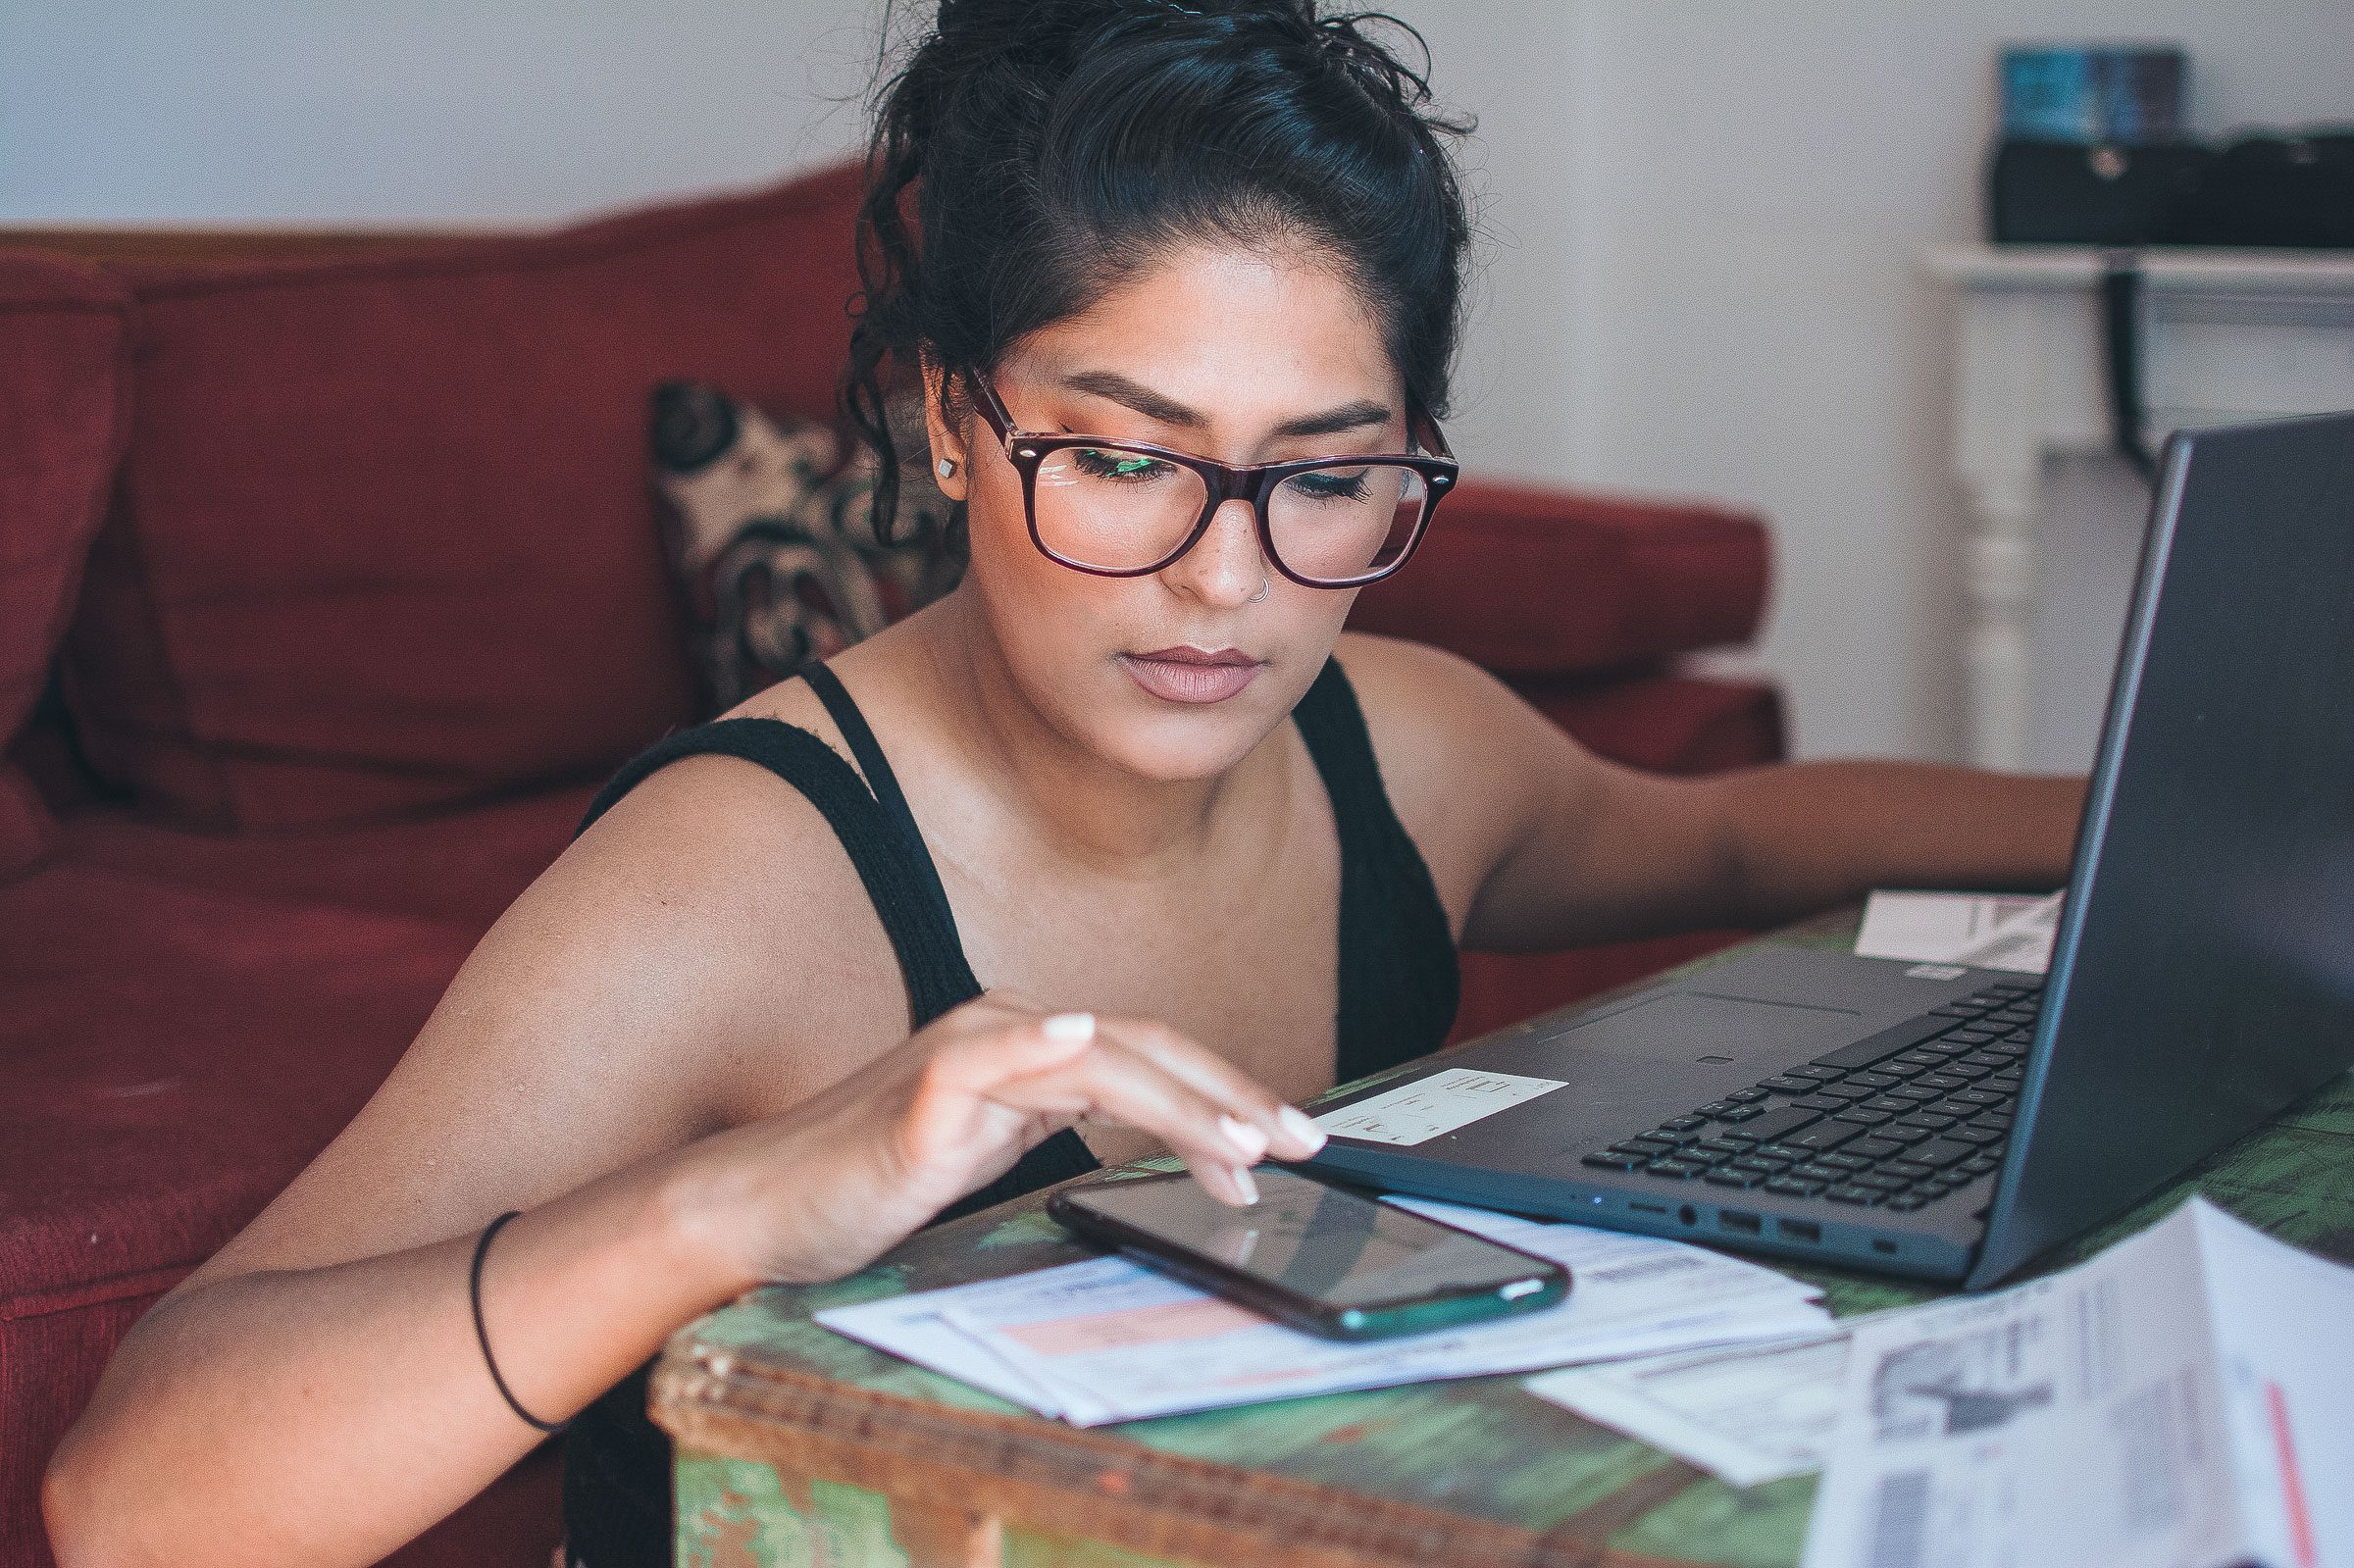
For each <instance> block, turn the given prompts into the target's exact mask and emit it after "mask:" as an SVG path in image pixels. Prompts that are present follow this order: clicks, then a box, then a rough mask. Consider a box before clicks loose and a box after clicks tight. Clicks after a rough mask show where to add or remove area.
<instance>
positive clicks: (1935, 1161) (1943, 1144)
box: [1905, 1138, 1978, 1169]
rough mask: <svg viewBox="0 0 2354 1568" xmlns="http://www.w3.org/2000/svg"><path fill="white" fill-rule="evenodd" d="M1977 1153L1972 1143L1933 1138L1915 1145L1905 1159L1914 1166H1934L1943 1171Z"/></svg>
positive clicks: (1975, 1146)
mask: <svg viewBox="0 0 2354 1568" xmlns="http://www.w3.org/2000/svg"><path fill="white" fill-rule="evenodd" d="M1977 1151H1978V1150H1977V1145H1975V1144H1974V1143H1963V1142H1958V1141H1956V1140H1955V1139H1953V1138H1931V1139H1929V1140H1928V1141H1927V1142H1926V1143H1918V1144H1915V1145H1914V1146H1913V1148H1912V1149H1911V1150H1910V1151H1909V1152H1907V1154H1906V1155H1905V1158H1907V1159H1909V1160H1911V1161H1912V1162H1913V1163H1914V1164H1916V1165H1934V1166H1937V1167H1938V1168H1940V1169H1943V1168H1944V1167H1946V1166H1948V1165H1958V1164H1960V1163H1961V1162H1962V1161H1964V1160H1966V1159H1969V1158H1970V1156H1971V1155H1972V1154H1975V1153H1976V1152H1977Z"/></svg>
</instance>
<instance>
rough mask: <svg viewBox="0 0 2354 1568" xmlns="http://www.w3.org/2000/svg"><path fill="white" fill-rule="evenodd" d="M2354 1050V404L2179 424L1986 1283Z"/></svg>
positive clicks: (1994, 1216) (2182, 1163)
mask: <svg viewBox="0 0 2354 1568" xmlns="http://www.w3.org/2000/svg"><path fill="white" fill-rule="evenodd" d="M2350 1062H2354V414H2350V415H2330V416H2325V417H2322V418H2318V419H2303V420H2284V421H2277V422H2271V423H2267V424H2263V425H2253V426H2239V427H2233V428H2228V429H2218V430H2205V431H2201V432H2197V433H2195V434H2184V435H2176V436H2175V438H2174V439H2173V441H2172V442H2171V443H2170V444H2169V447H2168V452H2167V461H2166V464H2165V467H2164V472H2163V477H2162V481H2161V483H2160V486H2159V491H2158V495H2157V498H2156V501H2155V503H2154V504H2153V507H2152V511H2151V521H2150V529H2149V535H2148V539H2147V541H2146V543H2145V545H2144V547H2143V554H2142V563H2141V571H2140V576H2139V581H2138V583H2137V585H2136V587H2135V590H2134V598H2133V605H2132V609H2131V611H2130V612H2129V613H2128V615H2127V617H2126V623H2125V633H2124V647H2123V649H2122V651H2121V654H2120V657H2119V660H2118V668H2117V675H2116V679H2115V682H2114V683H2113V685H2112V688H2111V693H2110V699H2109V710H2108V717H2107V720H2106V722H2105V724H2104V727H2103V731H2102V737H2101V744H2100V750H2099V755H2098V761H2097V763H2096V765H2095V768H2094V771H2093V779H2092V787H2091V790H2090V792H2089V794H2088V797H2087V800H2086V804H2085V814H2084V821H2083V825H2082V829H2081V832H2080V833H2079V835H2078V838H2077V844H2076V861H2075V867H2074V871H2073V875H2072V877H2071V879H2070V892H2069V898H2068V908H2067V910H2066V913H2065V915H2064V916H2063V919H2062V922H2061V927H2060V934H2059V939H2058V941H2057V943H2056V945H2055V948H2054V951H2053V957H2052V969H2051V976H2050V981H2049V983H2048V985H2047V986H2046V990H2045V995H2044V1019H2043V1034H2042V1035H2041V1037H2038V1039H2037V1040H2036V1042H2035V1048H2034V1051H2033V1053H2032V1054H2031V1055H2030V1057H2029V1060H2028V1068H2027V1075H2026V1080H2025V1086H2024V1090H2023V1092H2022V1094H2021V1101H2020V1107H2019V1116H2018V1124H2017V1127H2016V1129H2015V1132H2014V1138H2013V1152H2012V1158H2011V1160H2010V1162H2009V1163H2008V1165H2007V1166H2006V1169H2005V1171H2004V1173H2003V1179H2002V1185H2001V1187H2000V1189H1998V1193H1997V1197H1996V1200H1995V1205H1994V1209H1993V1212H1992V1213H1991V1215H1990V1216H1989V1222H1988V1230H1987V1235H1986V1239H1985V1242H1984V1245H1983V1246H1982V1248H1981V1250H1980V1253H1979V1259H1978V1263H1977V1266H1976V1267H1975V1269H1973V1271H1972V1272H1971V1275H1970V1286H1971V1287H1972V1288H1973V1289H1974V1288H1979V1287H1982V1286H1985V1285H1989V1284H1992V1283H1994V1282H1995V1281H1997V1280H1999V1279H2001V1278H2002V1277H2003V1276H2004V1275H2006V1274H2008V1273H2010V1272H2011V1271H2012V1270H2013V1269H2015V1268H2016V1267H2018V1266H2019V1265H2020V1264H2021V1263H2023V1262H2025V1261H2026V1260H2028V1259H2030V1258H2032V1257H2034V1256H2036V1255H2037V1254H2039V1253H2041V1252H2043V1251H2044V1250H2046V1249H2047V1248H2048V1247H2050V1246H2052V1245H2054V1244H2056V1243H2057V1242H2059V1241H2061V1240H2064V1239H2067V1238H2069V1237H2071V1236H2073V1235H2075V1234H2077V1233H2078V1232H2081V1231H2083V1230H2084V1229H2086V1228H2087V1227H2089V1226H2091V1225H2094V1224H2097V1223H2099V1222H2100V1221H2102V1220H2104V1219H2107V1218H2110V1217H2111V1216H2114V1215H2117V1214H2119V1213H2120V1212H2122V1211H2123V1210H2124V1208H2125V1207H2126V1206H2127V1205H2128V1204H2130V1203H2131V1202H2132V1201H2133V1200H2134V1199H2136V1198H2138V1197H2140V1196H2142V1195H2143V1194H2145V1193H2147V1192H2148V1191H2149V1190H2150V1189H2151V1188H2153V1187H2155V1186H2156V1185H2158V1184H2159V1183H2161V1182H2164V1181H2165V1180H2166V1179H2167V1178H2169V1177H2171V1176H2174V1175H2175V1174H2176V1173H2177V1172H2179V1171H2181V1170H2182V1169H2183V1168H2184V1167H2186V1166H2188V1165H2190V1164H2192V1163H2193V1162H2194V1161H2196V1160H2198V1159H2199V1158H2200V1157H2202V1156H2204V1155H2206V1154H2208V1153H2209V1152H2211V1151H2212V1150H2214V1149H2216V1148H2217V1147H2218V1146H2220V1145H2222V1144H2224V1143H2226V1142H2227V1141H2229V1140H2230V1139H2231V1138H2234V1137H2236V1136H2237V1135H2239V1134H2241V1133H2244V1132H2246V1131H2247V1130H2248V1129H2250V1128H2252V1127H2254V1126H2256V1125H2257V1124H2258V1123H2260V1122H2262V1121H2264V1120H2265V1119H2266V1118H2267V1117H2269V1116H2271V1115H2272V1114H2273V1113H2274V1112H2276V1111H2277V1110H2279V1109H2280V1108H2281V1107H2282V1106H2284V1105H2286V1104H2287V1103H2289V1102H2290V1101H2291V1100H2293V1099H2295V1098H2296V1097H2297V1096H2298V1095H2300V1094H2302V1093H2304V1092H2306V1091H2308V1090H2310V1089H2312V1088H2313V1087H2316V1086H2317V1085H2319V1084H2321V1083H2323V1082H2325V1081H2326V1080H2328V1078H2330V1077H2331V1076H2332V1075H2334V1074H2337V1073H2340V1072H2343V1071H2344V1070H2345V1069H2346V1067H2347V1066H2348V1065H2349V1063H2350Z"/></svg>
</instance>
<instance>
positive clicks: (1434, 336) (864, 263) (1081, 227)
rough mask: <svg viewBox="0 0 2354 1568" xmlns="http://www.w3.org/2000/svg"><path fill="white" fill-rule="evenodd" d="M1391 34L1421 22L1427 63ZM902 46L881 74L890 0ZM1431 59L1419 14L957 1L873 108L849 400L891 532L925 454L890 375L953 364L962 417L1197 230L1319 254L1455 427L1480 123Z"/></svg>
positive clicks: (1159, 1) (1411, 378) (1416, 394)
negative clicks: (1060, 328) (1067, 326)
mask: <svg viewBox="0 0 2354 1568" xmlns="http://www.w3.org/2000/svg"><path fill="white" fill-rule="evenodd" d="M1367 25H1390V26H1395V27H1398V28H1401V29H1403V30H1404V31H1405V32H1406V33H1407V34H1409V35H1410V36H1411V37H1412V38H1413V40H1414V42H1415V44H1416V45H1417V46H1420V47H1421V53H1422V60H1423V73H1416V72H1414V71H1411V70H1409V69H1407V67H1406V66H1405V65H1404V64H1402V63H1401V62H1400V61H1399V60H1398V58H1397V57H1396V56H1395V55H1394V54H1393V53H1392V52H1391V51H1390V50H1388V49H1386V48H1384V47H1382V46H1381V45H1380V44H1378V43H1376V42H1374V41H1373V40H1372V39H1371V38H1370V37H1368V36H1367V34H1366V30H1365V29H1366V27H1367ZM883 36H884V40H885V43H884V49H885V51H886V58H885V60H884V61H883V62H881V63H879V65H878V68H877V75H878V76H882V73H883V70H884V69H885V68H886V67H887V65H888V55H889V51H890V49H891V43H890V39H891V10H890V7H889V5H888V4H887V5H886V7H885V11H884V22H883ZM1429 61H1430V54H1429V49H1428V47H1427V45H1424V44H1423V40H1422V36H1421V34H1420V33H1418V32H1416V31H1415V30H1414V29H1413V28H1412V27H1411V26H1408V25H1407V24H1406V23H1404V22H1401V21H1399V20H1398V19H1397V18H1395V17H1392V16H1390V15H1388V14H1387V13H1384V12H1350V13H1347V14H1338V15H1332V16H1321V17H1320V16H1318V15H1317V11H1316V0H1198V3H1197V4H1195V5H1190V6H1189V5H1179V4H1175V3H1173V0H942V4H941V7H940V15H939V20H938V23H937V25H935V26H933V27H932V28H931V29H929V30H928V31H926V32H925V33H924V35H923V36H922V38H921V39H920V40H919V41H918V42H917V43H916V45H915V48H914V50H913V53H912V55H911V56H910V57H909V58H908V59H907V61H906V63H905V64H904V65H903V66H901V67H900V68H899V69H898V70H897V71H896V73H894V74H892V75H891V76H889V77H888V78H886V79H884V80H883V81H882V84H881V85H880V86H879V87H877V88H876V89H875V90H874V92H873V97H872V102H871V105H870V107H871V112H872V114H873V117H874V120H873V133H872V138H871V140H870V141H869V143H868V147H867V155H866V194H865V197H864V200H863V201H862V203H861V205H860V208H859V212H858V222H857V266H858V278H859V282H860V285H861V289H860V292H859V293H858V294H856V295H853V296H852V298H851V301H850V317H851V321H852V324H853V325H852V328H851V332H850V355H849V362H848V364H847V365H846V366H845V367H844V372H843V376H842V381H841V385H840V388H839V396H840V404H841V410H842V413H843V414H844V416H845V418H846V419H847V421H848V423H849V424H850V426H851V427H852V428H853V429H854V430H856V431H857V432H858V434H859V436H860V438H861V439H862V440H864V441H865V443H866V444H867V445H868V446H869V447H871V448H872V449H873V450H874V453H875V456H876V457H877V458H878V459H879V463H878V472H877V481H876V485H875V490H874V498H873V511H872V517H873V526H874V529H875V531H876V534H877V536H878V537H879V538H882V539H884V540H886V541H888V540H889V539H890V538H891V536H892V526H893V523H894V521H895V518H896V513H897V509H898V491H899V464H900V462H901V461H902V458H901V455H900V453H899V451H898V449H897V437H896V436H895V433H894V431H893V429H892V425H891V420H890V416H889V413H888V411H887V408H886V404H885V397H886V389H887V388H886V382H887V379H888V375H889V373H890V372H892V371H894V370H896V371H897V372H898V373H900V374H904V373H905V372H906V371H908V370H909V369H911V368H912V367H913V366H914V364H915V363H916V362H917V361H918V359H919V357H921V356H929V358H930V359H931V360H932V362H933V363H935V364H937V365H938V366H939V367H940V368H941V370H942V371H943V372H945V373H946V374H945V375H944V377H943V378H942V394H941V412H942V414H943V416H944V417H945V418H948V419H950V420H951V421H952V420H953V419H954V415H953V413H952V411H951V409H952V392H951V387H950V383H951V382H952V381H958V380H961V379H963V378H965V377H968V376H970V375H972V374H975V373H986V372H988V371H990V370H992V369H994V368H995V367H996V365H997V364H998V359H999V357H1000V356H1001V355H1002V354H1003V353H1004V352H1005V351H1006V350H1007V348H1008V347H1009V346H1011V345H1012V344H1013V343H1015V342H1016V341H1018V340H1019V339H1020V338H1021V337H1022V336H1023V335H1024V334H1026V333H1029V332H1032V331H1035V330H1038V329H1041V328H1044V327H1048V326H1050V325H1052V324H1053V323H1055V322H1058V321H1064V320H1067V319H1069V318H1070V317H1072V316H1074V315H1077V314H1079V313H1081V312H1083V311H1085V310H1087V309H1088V308H1089V307H1090V306H1092V305H1093V304H1095V303H1096V302H1097V301H1099V300H1100V299H1102V298H1103V297H1104V296H1105V295H1107V294H1109V293H1110V292H1112V291H1113V290H1114V289H1116V288H1118V287H1119V286H1120V285H1121V284H1122V283H1123V282H1124V281H1126V280H1128V279H1130V278H1133V277H1135V276H1136V275H1137V274H1139V273H1140V272H1142V271H1143V270H1144V269H1146V268H1148V267H1149V266H1151V264H1152V263H1153V261H1154V260H1155V259H1156V258H1157V257H1159V256H1160V255H1162V254H1164V253H1165V251H1166V249H1167V248H1168V247H1170V246H1171V245H1172V244H1175V243H1181V242H1200V241H1204V240H1208V241H1216V242H1229V243H1241V244H1245V245H1249V246H1252V247H1254V248H1266V247H1271V246H1274V245H1277V244H1280V243H1285V242H1298V241H1301V240H1305V241H1307V242H1309V243H1311V244H1313V245H1315V246H1317V247H1318V248H1320V249H1321V250H1322V251H1323V252H1324V253H1325V254H1327V255H1328V256H1330V257H1332V258H1333V259H1334V260H1335V261H1336V262H1337V263H1338V268H1339V272H1340V274H1341V276H1342V277H1343V278H1345V279H1346V280H1347V282H1348V284H1349V286H1350V287H1351V288H1352V289H1354V290H1355V291H1356V294H1357V295H1358V296H1359V297H1360V298H1361V299H1362V300H1363V301H1364V303H1365V305H1366V307H1367V309H1368V311H1369V312H1370V313H1371V314H1372V315H1373V316H1374V317H1375V319H1376V320H1378V321H1379V322H1380V323H1381V324H1382V330H1383V338H1384V343H1385V346H1386V347H1387V349H1388V352H1389V356H1390V360H1391V362H1392V364H1393V365H1395V367H1396V368H1397V370H1398V372H1399V375H1400V378H1401V379H1402V380H1403V381H1404V383H1405V386H1406V391H1407V397H1408V399H1409V403H1410V405H1411V406H1413V407H1417V408H1419V409H1420V410H1422V411H1423V412H1424V413H1426V414H1428V415H1429V417H1431V418H1432V419H1439V418H1443V417H1444V416H1445V415H1446V414H1447V412H1448V404H1447V386H1448V379H1449V375H1450V372H1451V370H1452V369H1453V362H1454V358H1455V352H1456V345H1457V342H1458V337H1459V336H1460V333H1461V317H1462V309H1463V305H1462V299H1463V278H1462V276H1461V275H1462V268H1463V262H1464V252H1465V249H1466V247H1467V244H1468V241H1469V238H1470V223H1469V220H1468V217H1467V216H1466V212H1465V205H1464V200H1463V193H1462V190H1461V188H1460V186H1459V184H1458V179H1457V177H1456V173H1455V170H1454V168H1453V165H1452V163H1451V161H1450V159H1449V157H1448V154H1447V150H1446V148H1445V146H1444V144H1443V143H1442V142H1441V140H1440V139H1439V138H1440V134H1441V133H1442V132H1444V133H1447V134H1451V135H1458V136H1460V135H1467V134H1469V133H1470V132H1471V131H1472V130H1473V129H1475V128H1476V122H1475V121H1473V120H1470V119H1447V118H1444V117H1442V116H1440V115H1438V114H1435V113H1430V112H1426V111H1425V110H1424V109H1423V107H1422V106H1424V105H1426V104H1428V103H1429V102H1430V85H1429V82H1428V80H1427V79H1426V75H1425V74H1426V73H1427V72H1428V70H1429ZM962 513H963V508H962V507H961V505H959V506H958V507H957V508H955V516H954V518H953V520H952V523H951V527H952V529H953V531H955V532H956V533H958V534H961V533H962V523H963V515H962Z"/></svg>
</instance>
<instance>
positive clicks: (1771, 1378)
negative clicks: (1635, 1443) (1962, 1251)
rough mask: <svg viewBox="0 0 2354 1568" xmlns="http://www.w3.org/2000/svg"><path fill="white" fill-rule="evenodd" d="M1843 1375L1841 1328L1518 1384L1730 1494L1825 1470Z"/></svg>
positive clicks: (1575, 1370) (1572, 1370)
mask: <svg viewBox="0 0 2354 1568" xmlns="http://www.w3.org/2000/svg"><path fill="white" fill-rule="evenodd" d="M1846 1371H1847V1325H1845V1324H1842V1325H1841V1326H1840V1327H1838V1328H1837V1329H1834V1330H1832V1331H1830V1332H1828V1333H1821V1334H1809V1335H1805V1336H1802V1337H1800V1338H1798V1339H1794V1340H1781V1341H1779V1342H1777V1343H1770V1344H1735V1345H1718V1346H1716V1347H1714V1348H1713V1349H1708V1350H1681V1351H1677V1352H1675V1353H1673V1354H1670V1355H1646V1356H1634V1357H1631V1358H1629V1359H1627V1360H1624V1361H1609V1362H1604V1363H1602V1364H1601V1365H1598V1366H1590V1367H1564V1368H1562V1369H1561V1371H1559V1372H1546V1373H1542V1374H1540V1375H1538V1376H1536V1377H1533V1378H1531V1379H1529V1380H1528V1382H1527V1383H1525V1384H1523V1385H1522V1387H1523V1388H1525V1389H1527V1390H1528V1391H1529V1392H1531V1393H1533V1394H1537V1395H1539V1396H1541V1397H1543V1398H1547V1399H1551V1400H1553V1401H1554V1402H1555V1403H1556V1404H1565V1405H1567V1406H1568V1407H1569V1408H1570V1409H1572V1410H1574V1411H1576V1412H1577V1413H1578V1414H1579V1415H1581V1416H1584V1417H1586V1418H1587V1419H1589V1420H1592V1421H1599V1422H1601V1423H1602V1424H1603V1425H1604V1426H1606V1427H1614V1428H1616V1429H1617V1430H1618V1431H1620V1432H1623V1433H1625V1434H1626V1435H1627V1436H1628V1437H1630V1438H1640V1439H1642V1440H1643V1441H1644V1442H1648V1443H1650V1444H1651V1445H1652V1446H1653V1447H1655V1448H1664V1449H1666V1450H1667V1451H1668V1452H1669V1453H1672V1454H1675V1455H1677V1456H1679V1457H1681V1458H1684V1459H1688V1460H1690V1461H1691V1462H1692V1463H1694V1464H1696V1465H1699V1466H1700V1467H1701V1468H1703V1469H1704V1470H1708V1471H1710V1472H1712V1473H1714V1474H1715V1475H1718V1476H1721V1477H1723V1478H1724V1479H1725V1480H1726V1481H1728V1482H1730V1483H1731V1484H1732V1485H1734V1486H1736V1487H1754V1486H1756V1485H1758V1484H1759V1483H1760V1482H1763V1481H1778V1480H1780V1479H1781V1478H1782V1477H1784V1476H1797V1475H1804V1474H1806V1473H1807V1472H1809V1471H1811V1470H1819V1469H1821V1468H1822V1450H1823V1445H1824V1444H1825V1443H1826V1442H1829V1441H1830V1435H1831V1428H1832V1425H1833V1423H1834V1422H1836V1420H1837V1419H1838V1415H1839V1391H1840V1388H1841V1386H1842V1383H1843V1381H1844V1379H1845V1375H1846Z"/></svg>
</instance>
